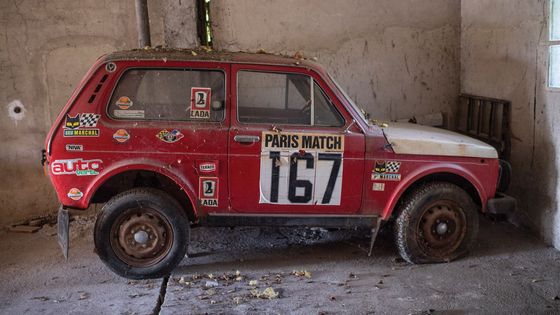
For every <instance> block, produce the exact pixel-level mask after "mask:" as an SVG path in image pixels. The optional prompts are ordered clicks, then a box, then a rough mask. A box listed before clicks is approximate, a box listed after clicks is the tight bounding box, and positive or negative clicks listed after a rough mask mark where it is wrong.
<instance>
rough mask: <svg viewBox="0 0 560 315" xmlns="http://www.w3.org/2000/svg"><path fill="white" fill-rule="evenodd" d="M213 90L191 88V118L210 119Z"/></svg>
mask: <svg viewBox="0 0 560 315" xmlns="http://www.w3.org/2000/svg"><path fill="white" fill-rule="evenodd" d="M211 96H212V90H211V89H210V88H204V87H193V88H191V112H190V118H196V119H209V118H210V103H211Z"/></svg>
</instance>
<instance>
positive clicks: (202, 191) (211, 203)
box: [198, 177, 218, 207]
mask: <svg viewBox="0 0 560 315" xmlns="http://www.w3.org/2000/svg"><path fill="white" fill-rule="evenodd" d="M198 199H199V200H200V205H201V206H205V207H217V206H218V178H217V177H200V179H199V184H198Z"/></svg>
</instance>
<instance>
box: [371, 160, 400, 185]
mask: <svg viewBox="0 0 560 315" xmlns="http://www.w3.org/2000/svg"><path fill="white" fill-rule="evenodd" d="M400 169H401V162H398V161H375V165H374V168H373V170H372V174H371V180H384V181H400V180H401V174H399V171H400Z"/></svg>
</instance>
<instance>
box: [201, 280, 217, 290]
mask: <svg viewBox="0 0 560 315" xmlns="http://www.w3.org/2000/svg"><path fill="white" fill-rule="evenodd" d="M218 285H219V284H218V281H216V280H208V281H206V283H205V284H204V286H205V287H207V288H215V287H217V286H218Z"/></svg>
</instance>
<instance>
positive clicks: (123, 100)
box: [115, 96, 133, 109]
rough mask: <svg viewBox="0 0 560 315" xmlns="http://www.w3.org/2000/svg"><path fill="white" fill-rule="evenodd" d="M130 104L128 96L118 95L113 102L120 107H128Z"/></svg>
mask: <svg viewBox="0 0 560 315" xmlns="http://www.w3.org/2000/svg"><path fill="white" fill-rule="evenodd" d="M132 104H133V103H132V101H131V100H130V98H129V97H128V96H121V97H119V99H118V100H117V102H116V103H115V105H117V106H118V107H119V108H120V109H129V108H130V107H132Z"/></svg>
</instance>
